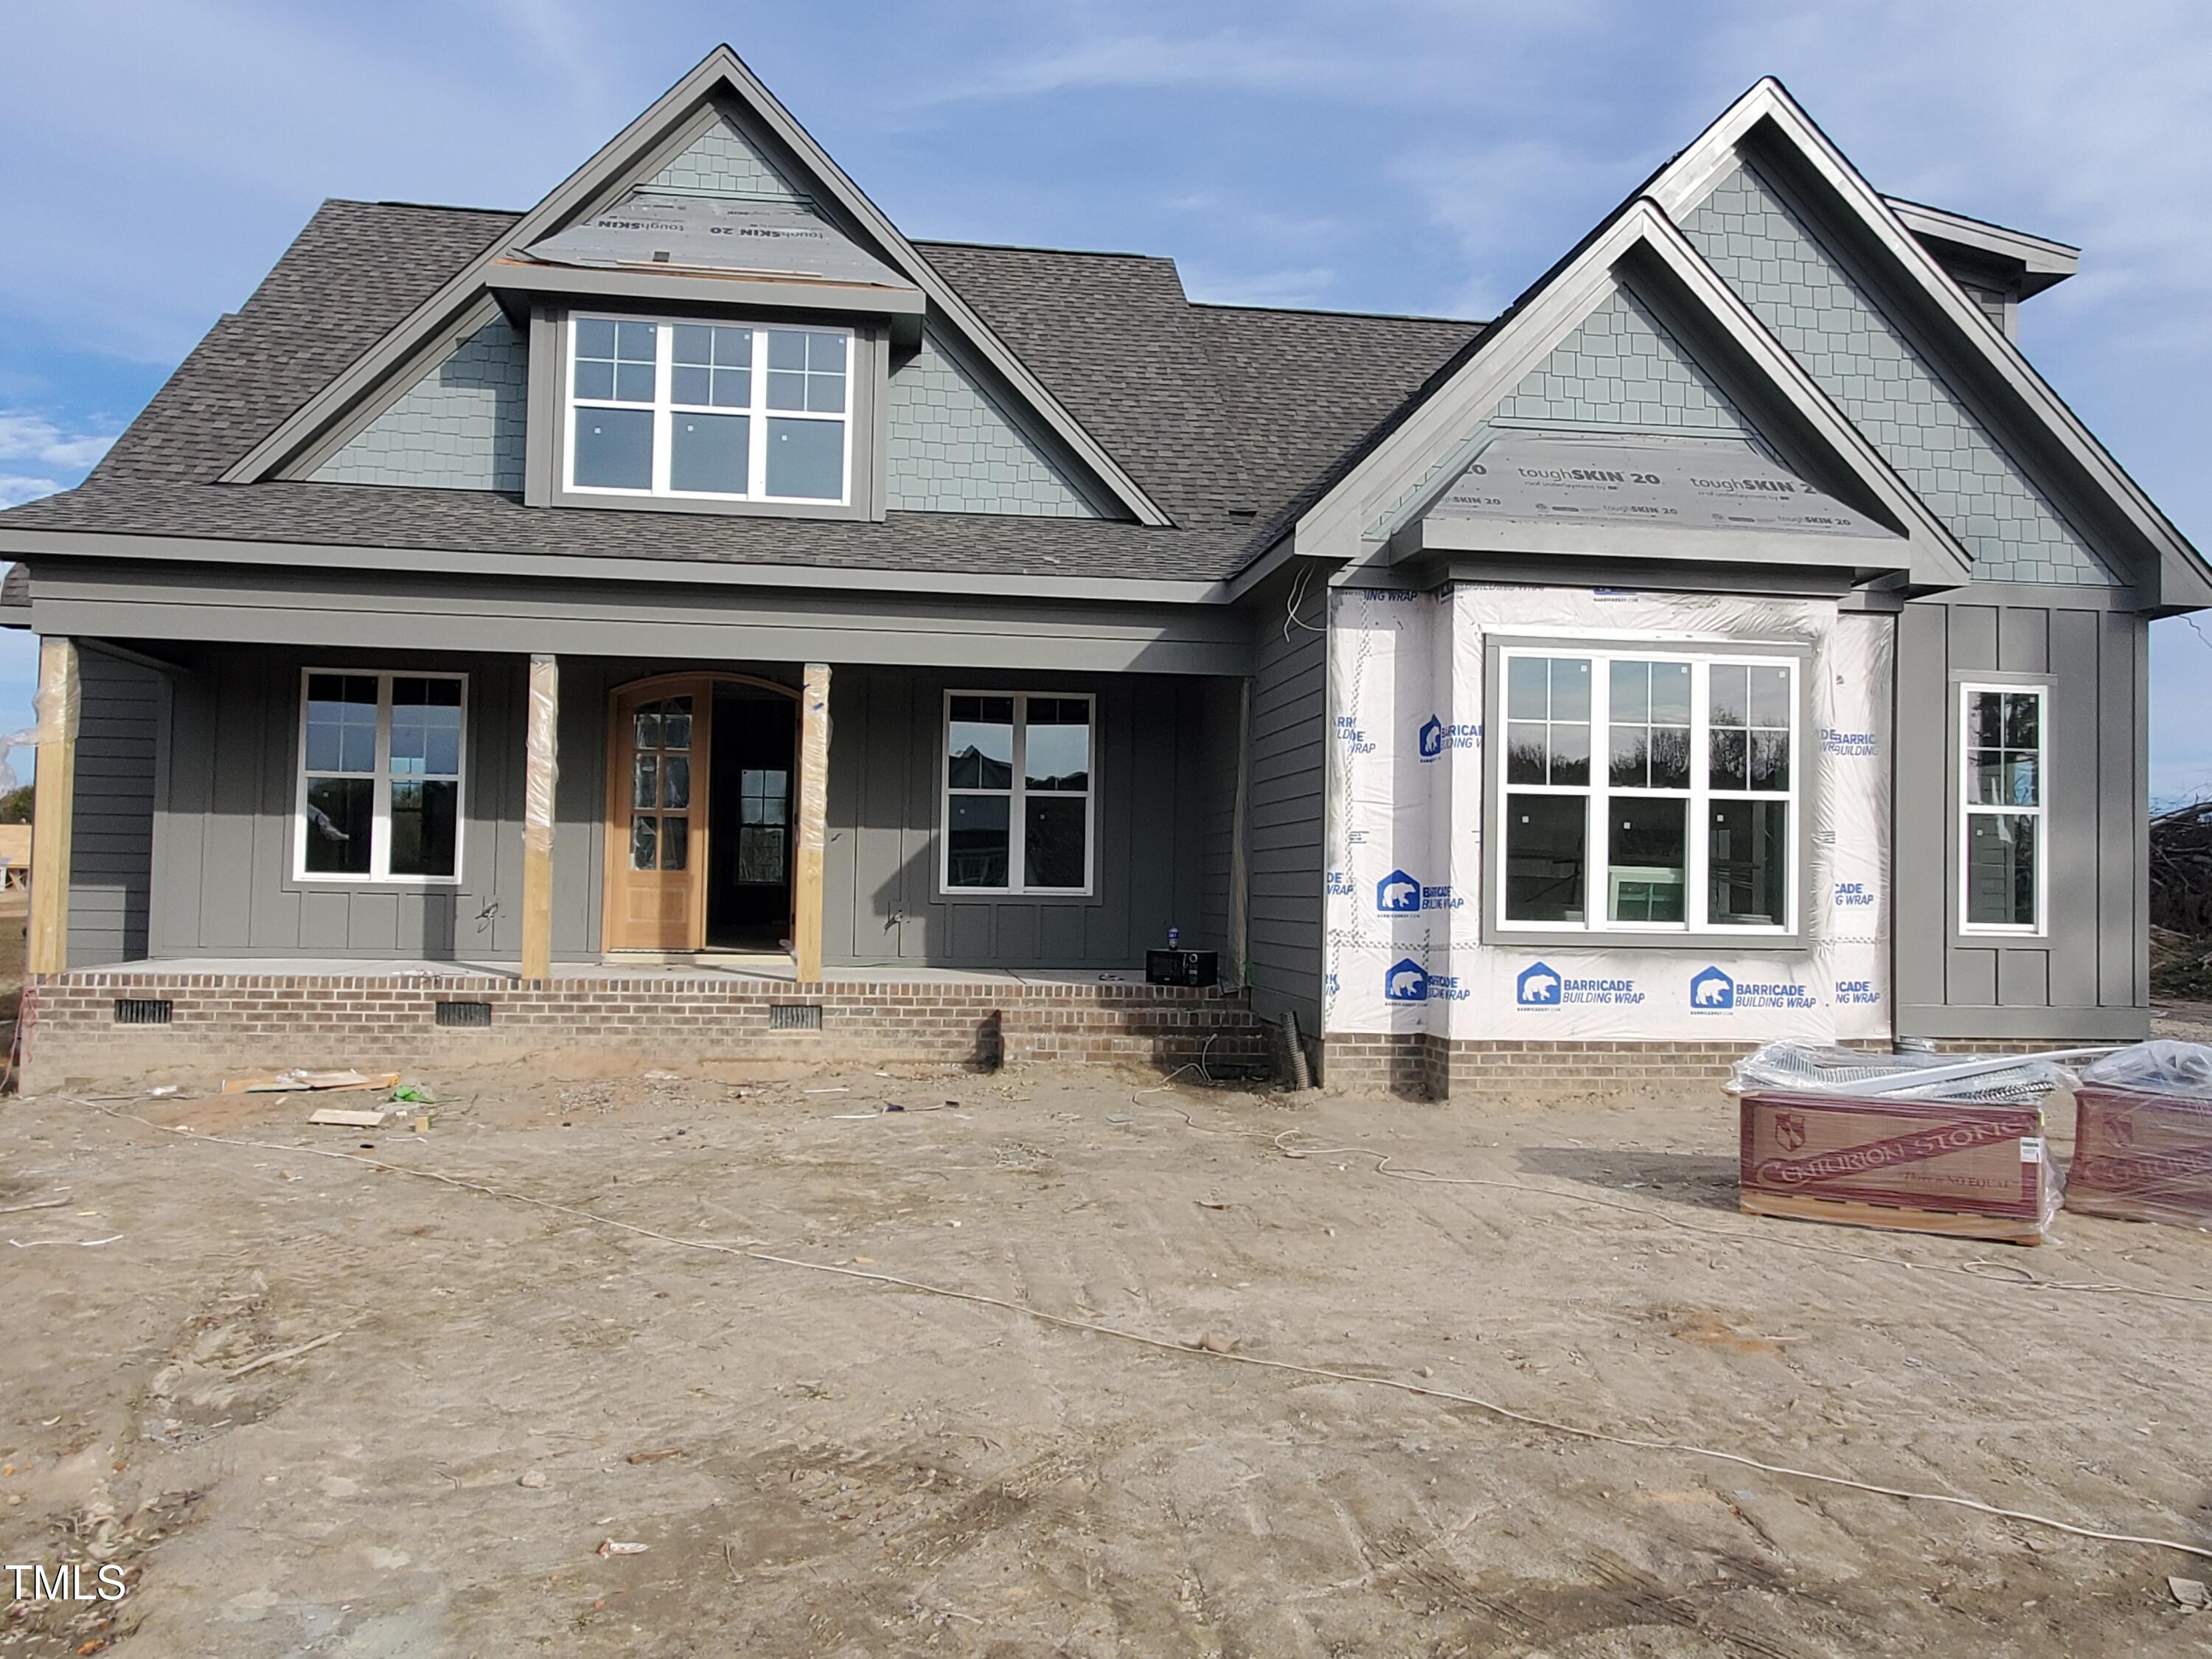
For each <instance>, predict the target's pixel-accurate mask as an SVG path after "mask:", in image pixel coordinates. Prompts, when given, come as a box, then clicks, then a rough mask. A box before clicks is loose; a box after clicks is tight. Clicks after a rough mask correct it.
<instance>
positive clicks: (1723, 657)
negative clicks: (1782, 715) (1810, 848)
mask: <svg viewBox="0 0 2212 1659" xmlns="http://www.w3.org/2000/svg"><path fill="white" fill-rule="evenodd" d="M1518 657H1540V658H1561V657H1564V658H1580V659H1586V660H1587V661H1588V662H1589V665H1590V781H1589V785H1588V786H1587V787H1580V786H1577V785H1573V784H1553V783H1543V784H1535V783H1508V782H1507V781H1506V766H1507V763H1508V759H1509V757H1510V739H1509V738H1508V737H1507V732H1508V729H1509V726H1510V720H1509V717H1508V715H1507V713H1506V709H1507V701H1506V700H1507V697H1508V696H1509V695H1510V693H1509V692H1508V690H1507V687H1508V686H1509V685H1510V683H1511V676H1512V669H1511V663H1512V661H1513V659H1516V658H1518ZM1615 662H1686V663H1687V664H1689V665H1690V757H1691V763H1690V787H1689V788H1688V789H1687V790H1680V789H1635V788H1620V789H1616V788H1615V787H1613V781H1612V768H1611V765H1610V764H1609V762H1608V759H1607V757H1608V755H1609V753H1610V750H1611V747H1612V745H1611V743H1610V741H1609V738H1610V733H1611V725H1612V709H1611V707H1610V705H1611V702H1612V698H1613V676H1612V674H1611V673H1610V672H1609V671H1608V669H1609V666H1610V665H1612V664H1613V663H1615ZM1739 665H1741V666H1747V667H1752V668H1786V669H1787V670H1788V671H1789V673H1790V787H1789V788H1788V789H1786V790H1771V789H1723V790H1715V789H1714V788H1712V787H1711V781H1710V779H1711V727H1712V719H1711V714H1712V708H1711V671H1712V670H1713V669H1714V668H1716V667H1723V666H1725V667H1735V666H1739ZM1803 702H1804V665H1803V663H1802V661H1801V660H1800V659H1798V658H1797V657H1796V656H1794V655H1789V654H1783V653H1747V652H1742V651H1730V650H1727V649H1712V648H1702V649H1701V648H1699V647H1682V646H1679V645H1675V644H1674V643H1672V642H1669V641H1651V642H1650V643H1648V644H1647V643H1643V642H1639V641H1620V642H1619V643H1617V644H1610V645H1603V646H1595V645H1586V644H1583V643H1581V642H1579V641H1565V640H1562V641H1559V642H1558V643H1557V644H1547V643H1545V642H1543V641H1523V642H1520V643H1516V644H1513V645H1508V646H1503V647H1500V648H1499V650H1498V709H1497V716H1496V718H1495V719H1494V720H1491V721H1490V722H1489V734H1490V735H1489V747H1490V749H1491V750H1492V754H1493V755H1494V757H1495V758H1494V759H1493V760H1492V763H1491V766H1490V768H1489V777H1490V781H1491V785H1492V788H1494V789H1495V790H1496V791H1497V800H1498V814H1497V817H1496V819H1495V823H1496V824H1497V834H1496V842H1497V845H1496V848H1495V849H1494V851H1493V852H1492V887H1491V890H1492V893H1494V894H1495V895H1496V896H1497V898H1496V908H1495V910H1494V913H1493V915H1492V919H1491V925H1492V927H1493V928H1495V929H1497V930H1499V931H1504V932H1510V933H1516V934H1520V933H1549V934H1556V935H1558V936H1559V937H1560V938H1562V939H1580V938H1587V939H1606V938H1628V937H1639V938H1658V939H1667V938H1671V937H1677V936H1687V937H1692V938H1728V939H1734V938H1742V939H1790V938H1794V937H1795V936H1796V933H1797V930H1798V927H1799V925H1800V921H1801V916H1800V906H1801V903H1802V898H1801V890H1802V887H1803V884H1804V883H1803V876H1804V872H1803V870H1802V867H1801V865H1802V859H1803V857H1804V854H1803V850H1802V849H1803V845H1804V837H1803V836H1802V833H1801V832H1802V826H1803V819H1802V817H1801V816H1800V814H1801V813H1802V811H1803V805H1802V799H1803V794H1804V787H1805V769H1806V767H1807V765H1808V763H1809V762H1810V757H1809V756H1808V754H1807V752H1806V748H1805V741H1804V738H1805V714H1804V708H1803ZM1601 738H1606V739H1607V741H1603V742H1601ZM1530 794H1541V795H1568V796H1581V797H1583V798H1584V799H1586V800H1587V802H1588V805H1587V806H1586V808H1585V814H1586V816H1585V817H1584V818H1583V920H1582V921H1525V920H1523V919H1522V918H1520V917H1517V916H1513V915H1508V914H1507V913H1506V895H1507V891H1508V889H1507V886H1506V874H1507V867H1508V865H1507V859H1506V845H1507V829H1506V816H1507V814H1508V813H1510V811H1511V810H1512V798H1513V797H1514V796H1515V795H1530ZM1616 796H1620V797H1641V798H1646V799H1657V800H1680V801H1683V802H1685V803H1686V805H1685V807H1684V809H1683V810H1684V812H1685V814H1686V826H1685V827H1686V830H1687V840H1688V846H1687V847H1686V849H1685V852H1686V860H1685V867H1684V869H1683V872H1682V880H1683V884H1684V891H1683V895H1682V920H1681V921H1613V920H1611V918H1610V916H1609V915H1608V914H1607V913H1608V911H1609V909H1610V908H1611V907H1610V905H1609V904H1608V902H1607V900H1608V897H1609V895H1608V893H1607V872H1608V870H1609V868H1610V866H1611V856H1610V852H1609V848H1610V847H1611V844H1612V837H1611V836H1610V834H1609V833H1608V831H1609V829H1610V819H1609V816H1608V814H1607V807H1608V806H1609V805H1610V804H1611V802H1612V801H1613V798H1614V797H1616ZM1717 800H1753V801H1777V800H1779V801H1785V802H1787V803H1788V806H1789V822H1788V823H1787V825H1786V828H1785V833H1784V845H1785V846H1786V848H1787V849H1788V854H1789V859H1790V864H1789V867H1788V869H1787V870H1785V871H1784V881H1783V890H1784V894H1785V895H1786V901H1785V902H1786V913H1785V915H1784V921H1783V923H1782V925H1781V926H1779V927H1776V926H1773V925H1771V924H1747V923H1742V922H1719V921H1707V920H1706V919H1705V915H1706V907H1707V904H1708V903H1709V902H1710V898H1711V894H1710V891H1709V877H1710V874H1711V854H1710V850H1709V848H1708V846H1707V842H1708V840H1709V836H1708V831H1710V829H1711V823H1710V822H1709V820H1710V817H1711V812H1710V808H1711V804H1712V803H1713V802H1714V801H1717Z"/></svg>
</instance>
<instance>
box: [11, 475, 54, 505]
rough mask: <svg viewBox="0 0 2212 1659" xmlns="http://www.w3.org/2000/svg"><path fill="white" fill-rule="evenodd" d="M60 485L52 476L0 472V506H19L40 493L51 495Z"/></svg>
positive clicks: (35, 499)
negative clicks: (17, 474) (34, 476)
mask: <svg viewBox="0 0 2212 1659" xmlns="http://www.w3.org/2000/svg"><path fill="white" fill-rule="evenodd" d="M60 488H61V485H60V484H59V483H57V482H56V481H55V480H54V479H52V478H25V477H16V476H15V475H13V474H9V473H0V507H21V506H22V504H23V503H24V502H25V501H37V500H38V499H39V497H40V496H41V495H52V494H53V493H54V492H55V491H56V490H57V489H60Z"/></svg>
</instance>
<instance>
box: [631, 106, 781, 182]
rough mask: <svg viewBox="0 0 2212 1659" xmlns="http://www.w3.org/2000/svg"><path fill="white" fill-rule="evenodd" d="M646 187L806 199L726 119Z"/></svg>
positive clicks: (655, 176)
mask: <svg viewBox="0 0 2212 1659" xmlns="http://www.w3.org/2000/svg"><path fill="white" fill-rule="evenodd" d="M644 188H645V189H647V190H665V191H683V192H684V193H686V194H690V195H699V196H750V197H763V198H765V199H767V200H769V201H775V202H803V201H805V199H806V197H805V196H803V195H802V194H800V192H799V191H796V190H794V189H793V188H792V185H791V182H790V180H788V179H786V178H785V177H784V176H783V175H782V174H781V173H778V172H777V171H776V170H775V165H774V163H772V162H770V161H769V159H768V157H766V156H765V155H762V154H761V153H760V152H759V151H758V150H757V149H754V148H753V146H752V143H751V142H750V140H749V139H747V138H746V137H745V136H744V133H742V132H740V131H738V129H737V128H736V126H735V125H732V123H731V122H730V121H729V120H727V119H724V120H722V121H721V122H720V123H719V124H717V125H714V126H712V127H709V128H708V130H707V131H704V132H702V133H701V134H700V135H699V137H697V138H696V139H694V140H693V141H692V143H691V147H690V149H686V150H685V151H684V153H683V154H682V155H679V156H678V157H677V158H676V159H675V160H674V161H671V162H670V163H669V164H668V165H667V166H666V167H663V168H661V170H660V171H659V173H655V174H654V175H653V179H651V181H650V182H648V183H647V185H645V186H644Z"/></svg>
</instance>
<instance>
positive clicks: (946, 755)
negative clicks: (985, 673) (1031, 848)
mask: <svg viewBox="0 0 2212 1659" xmlns="http://www.w3.org/2000/svg"><path fill="white" fill-rule="evenodd" d="M955 697H1011V698H1012V699H1013V703H1014V762H1013V777H1012V787H1010V788H1007V789H955V788H954V787H952V758H951V756H952V742H951V738H952V700H953V699H954V698H955ZM1032 697H1041V698H1043V699H1045V700H1046V701H1048V702H1080V703H1083V704H1085V705H1086V706H1087V707H1088V708H1090V710H1091V787H1089V788H1087V789H1085V791H1084V792H1083V885H1082V886H1080V887H1031V886H1028V885H1026V884H1024V881H1023V877H1024V875H1026V874H1027V873H1028V872H1026V871H1025V870H1024V869H1023V867H1022V866H1023V862H1024V859H1025V858H1026V857H1027V848H1026V845H1025V843H1026V842H1027V839H1028V838H1027V836H1025V835H1024V824H1025V823H1026V816H1025V807H1026V805H1027V802H1028V799H1029V787H1028V782H1027V775H1026V772H1025V770H1024V769H1025V767H1026V766H1027V763H1028V759H1029V740H1030V720H1029V706H1030V699H1031V698H1032ZM937 731H938V742H937V752H938V763H937V765H938V775H939V785H938V791H937V890H938V893H939V896H940V897H943V898H947V899H963V898H1091V897H1093V896H1095V890H1096V889H1097V884H1098V699H1097V696H1096V695H1094V694H1093V693H1091V692H1089V691H1007V690H951V691H947V692H946V693H945V707H944V711H943V718H942V719H941V720H939V725H938V728H937ZM1040 793H1045V792H1042V791H1041V792H1040ZM1049 793H1050V794H1051V795H1052V796H1053V797H1054V799H1060V800H1066V799H1068V798H1069V796H1071V795H1072V794H1073V793H1074V792H1073V790H1066V789H1055V790H1053V791H1051V792H1049ZM955 795H1003V796H1005V797H1006V800H1007V803H1008V805H1007V808H1006V824H1007V829H1006V880H1007V883H1008V885H1006V886H1004V887H955V886H953V885H952V884H951V874H952V798H953V797H954V796H955Z"/></svg>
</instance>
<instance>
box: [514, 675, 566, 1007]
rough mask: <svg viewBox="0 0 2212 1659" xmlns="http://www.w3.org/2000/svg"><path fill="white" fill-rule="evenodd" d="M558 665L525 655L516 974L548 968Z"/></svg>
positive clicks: (542, 973) (540, 975)
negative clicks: (527, 673) (526, 685)
mask: <svg viewBox="0 0 2212 1659" xmlns="http://www.w3.org/2000/svg"><path fill="white" fill-rule="evenodd" d="M560 721H561V665H560V662H559V661H558V659H555V658H552V657H546V656H537V657H532V658H531V659H530V708H529V717H528V724H527V726H526V735H525V738H524V744H523V775H522V976H523V977H524V978H525V979H532V980H537V979H544V978H547V977H548V976H550V974H551V973H552V971H553V800H554V794H555V791H556V786H557V785H558V784H559V782H560V779H561V763H560V742H559V738H560Z"/></svg>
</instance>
